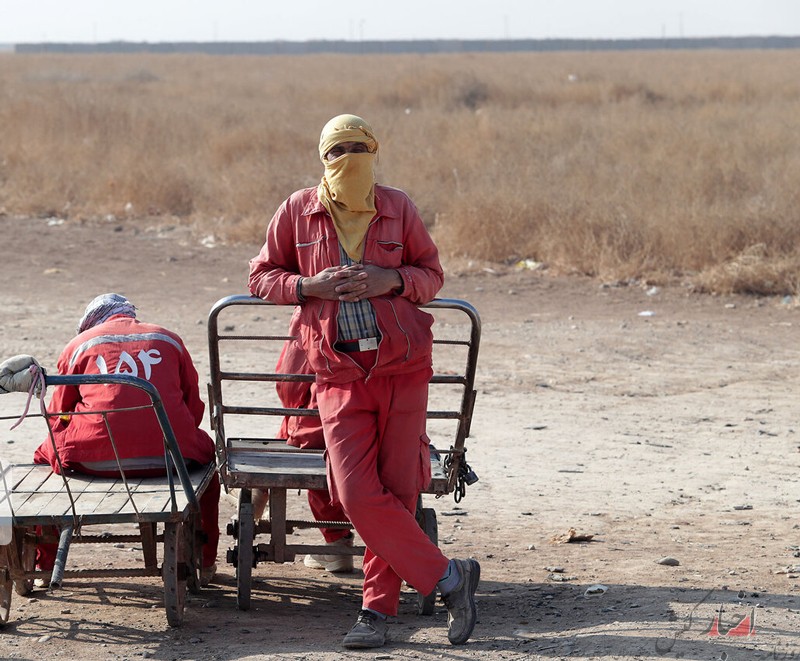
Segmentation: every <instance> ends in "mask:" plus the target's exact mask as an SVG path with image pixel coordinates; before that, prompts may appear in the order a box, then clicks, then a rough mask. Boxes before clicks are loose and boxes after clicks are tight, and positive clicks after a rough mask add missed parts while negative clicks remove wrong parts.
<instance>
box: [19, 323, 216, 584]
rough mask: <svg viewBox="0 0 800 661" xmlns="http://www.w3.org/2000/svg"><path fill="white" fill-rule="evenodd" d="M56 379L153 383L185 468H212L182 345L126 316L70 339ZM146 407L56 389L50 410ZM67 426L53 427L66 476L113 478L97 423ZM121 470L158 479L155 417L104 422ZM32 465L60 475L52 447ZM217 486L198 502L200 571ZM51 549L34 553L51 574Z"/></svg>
mask: <svg viewBox="0 0 800 661" xmlns="http://www.w3.org/2000/svg"><path fill="white" fill-rule="evenodd" d="M58 373H59V374H62V375H68V374H131V375H133V376H138V377H140V378H143V379H145V380H147V381H149V382H150V383H152V384H153V385H154V386H155V387H156V388H157V389H158V392H159V394H160V395H161V399H162V401H163V403H164V409H165V410H166V413H167V416H168V417H169V421H170V424H171V426H172V429H173V431H174V432H175V438H176V439H177V441H178V446H179V447H180V450H181V454H182V455H183V457H184V459H185V460H186V462H187V464H192V463H195V464H202V465H205V464H208V463H210V462H211V461H213V460H214V442H213V441H212V440H211V438H210V437H209V435H208V434H206V432H204V431H203V430H202V429H200V428H199V425H200V423H201V422H202V419H203V411H204V408H205V405H204V404H203V401H202V400H201V399H200V391H199V387H198V377H197V370H196V369H195V367H194V364H193V363H192V359H191V356H190V355H189V352H188V351H187V349H186V347H185V346H184V344H183V341H182V340H181V339H180V337H178V336H177V335H176V334H175V333H173V332H172V331H169V330H167V329H165V328H162V327H160V326H156V325H154V324H147V323H143V322H140V321H137V320H136V319H134V318H132V317H128V316H125V315H114V316H113V317H111V318H109V319H107V320H106V321H105V322H103V323H102V324H98V325H97V326H95V327H93V328H90V329H88V330H86V331H84V332H83V333H81V334H80V335H78V336H77V337H75V338H74V339H73V340H72V341H71V342H70V343H69V344H67V346H66V347H65V348H64V350H63V351H62V352H61V356H60V357H59V359H58ZM149 403H150V398H149V396H148V395H147V393H145V392H142V391H141V390H139V389H138V388H132V387H130V386H120V385H108V384H102V385H85V386H80V387H77V386H58V387H56V388H55V389H54V391H53V396H52V398H51V400H50V405H49V407H48V410H49V411H50V412H51V413H57V412H61V411H64V412H67V411H77V412H80V411H91V410H111V409H115V408H125V407H129V406H141V405H147V404H149ZM68 420H69V421H68V422H67V423H66V424H65V423H64V422H63V421H62V420H61V419H60V418H56V419H55V421H51V423H50V424H51V428H52V430H53V436H54V438H55V442H56V447H57V448H58V453H59V456H60V458H61V465H62V466H63V467H64V469H65V470H73V471H76V472H79V473H88V474H91V475H102V476H115V475H119V469H118V467H117V461H116V458H115V455H114V449H113V447H112V445H111V442H110V440H109V438H108V432H107V430H106V426H105V423H104V422H103V419H102V417H101V416H100V415H76V416H71V417H70V418H69V419H68ZM108 421H109V426H110V427H111V431H112V434H113V437H114V443H115V444H116V447H117V451H118V453H119V457H120V463H121V465H122V467H123V469H124V470H125V473H126V475H157V474H163V471H164V441H163V438H164V433H163V431H162V430H161V427H160V425H159V423H158V419H157V418H156V416H155V414H154V413H153V411H150V410H146V409H142V410H137V411H120V412H116V413H112V414H110V415H109V416H108ZM33 460H34V462H35V463H37V464H50V465H51V466H52V468H53V470H54V471H56V472H58V471H59V470H60V468H59V465H58V462H57V461H56V457H55V453H54V452H53V447H52V444H51V441H50V439H49V438H48V439H46V440H45V441H44V443H42V444H41V445H40V446H39V448H38V449H37V450H36V452H35V454H34V458H33ZM219 490H220V488H219V481H218V480H216V479H214V480H212V481H211V484H210V485H209V486H208V488H207V489H206V491H205V492H204V494H203V496H202V497H201V498H200V510H201V512H200V516H201V524H202V528H203V531H204V532H205V534H206V535H207V542H206V544H205V545H204V546H203V566H204V567H207V566H210V565H211V564H213V562H214V559H215V558H216V555H217V545H218V542H219V522H218V515H219ZM54 558H55V547H52V548H51V547H50V545H44V546H42V547H40V559H39V565H40V567H41V568H42V569H49V568H50V567H52V562H53V560H54Z"/></svg>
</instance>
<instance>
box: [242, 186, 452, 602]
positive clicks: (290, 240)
mask: <svg viewBox="0 0 800 661" xmlns="http://www.w3.org/2000/svg"><path fill="white" fill-rule="evenodd" d="M375 206H376V209H377V213H376V216H375V219H374V220H373V221H372V222H371V223H370V226H369V229H368V230H367V235H366V238H365V242H364V255H363V258H362V263H364V264H375V265H377V266H380V267H383V268H390V269H395V270H397V272H398V273H399V274H400V277H401V278H402V280H403V288H402V293H401V294H394V293H390V294H386V295H383V296H378V297H375V298H372V299H370V303H371V304H372V307H373V309H374V311H375V316H376V320H377V324H378V329H379V330H380V333H381V340H380V343H379V345H378V349H377V351H368V352H362V353H343V352H340V351H337V350H336V349H335V348H334V345H335V344H336V342H337V340H338V326H337V315H338V310H339V302H338V301H331V300H323V299H315V298H310V299H308V300H305V301H303V302H301V301H300V300H299V298H298V296H297V282H298V280H299V279H300V278H301V277H309V276H313V275H315V274H317V273H319V272H320V271H321V270H323V269H325V268H328V267H330V266H338V265H340V253H339V241H338V238H337V236H336V231H335V229H334V226H333V221H332V220H331V218H330V216H329V215H328V213H327V211H326V210H325V208H324V207H323V206H322V204H321V203H320V202H319V200H318V198H317V193H316V188H308V189H304V190H301V191H297V192H296V193H294V194H293V195H292V196H291V197H289V199H288V200H286V201H285V202H284V203H283V204H282V205H281V207H280V208H279V209H278V211H277V212H276V213H275V216H274V217H273V219H272V221H271V222H270V224H269V227H268V228H267V236H266V242H265V243H264V246H263V247H262V249H261V252H260V253H259V255H258V256H256V257H255V258H253V259H252V260H251V262H250V280H249V286H250V292H251V293H252V294H253V295H255V296H259V297H261V298H265V299H267V300H269V301H272V302H274V303H279V304H295V305H298V304H299V305H298V308H297V309H296V310H295V313H294V315H293V317H292V322H291V324H290V334H291V335H294V336H296V337H298V338H299V342H300V344H301V346H302V348H303V350H304V351H305V354H306V359H307V361H308V363H309V366H310V367H311V369H312V370H313V372H314V373H315V375H316V385H317V402H318V406H319V410H320V417H321V420H322V425H323V429H324V433H325V444H326V450H327V460H328V484H329V487H330V492H331V498H332V500H333V501H335V502H338V503H341V505H342V507H343V509H344V511H345V513H346V514H347V516H348V518H349V519H350V521H351V522H352V523H353V525H354V526H355V528H356V531H357V532H358V534H359V535H360V536H361V538H362V540H363V541H364V543H365V545H366V546H367V551H366V552H365V554H364V565H363V566H364V594H363V606H364V607H366V608H371V609H374V610H376V611H379V612H381V613H384V614H386V615H396V614H397V606H398V602H399V596H400V587H401V583H402V581H403V580H405V581H406V582H407V583H408V584H409V585H412V586H414V588H416V589H417V590H419V591H420V592H422V593H424V594H428V593H430V592H432V591H433V590H434V588H435V587H436V583H437V582H438V580H439V579H440V578H441V576H442V574H443V573H444V572H445V569H446V568H447V564H448V560H447V558H446V557H445V556H444V555H443V554H442V552H441V551H440V550H439V548H438V547H437V546H436V545H435V544H433V543H432V542H431V541H430V540H429V539H428V537H427V536H426V535H425V533H424V532H423V531H422V530H421V529H420V527H419V525H417V522H416V519H415V517H414V511H415V508H416V501H417V498H418V496H419V492H420V490H421V489H423V488H424V487H425V486H427V484H428V482H429V481H430V455H429V448H428V445H429V441H428V437H427V435H426V433H425V415H426V409H427V397H428V382H429V380H430V376H431V354H432V343H433V335H432V333H431V325H432V323H433V318H432V317H431V315H429V314H427V313H426V312H423V311H422V310H420V309H419V308H418V305H419V304H421V303H426V302H428V301H430V300H431V299H433V297H434V296H435V295H436V293H437V292H438V291H439V289H440V288H441V286H442V283H443V281H444V275H443V273H442V268H441V265H440V263H439V255H438V251H437V249H436V246H435V245H434V243H433V241H432V239H431V238H430V235H429V234H428V231H427V230H426V229H425V226H424V225H423V223H422V220H421V218H420V216H419V213H418V212H417V209H416V207H415V206H414V204H413V203H412V202H411V200H410V199H409V197H408V196H407V195H406V194H405V193H403V192H402V191H400V190H397V189H394V188H389V187H385V186H379V185H376V186H375Z"/></svg>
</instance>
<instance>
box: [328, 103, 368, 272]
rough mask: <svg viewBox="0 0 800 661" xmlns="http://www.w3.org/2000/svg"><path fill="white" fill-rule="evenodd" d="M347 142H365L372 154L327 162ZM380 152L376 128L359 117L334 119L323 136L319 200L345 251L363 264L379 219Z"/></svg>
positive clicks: (345, 155)
mask: <svg viewBox="0 0 800 661" xmlns="http://www.w3.org/2000/svg"><path fill="white" fill-rule="evenodd" d="M343 142H363V143H365V144H366V145H367V148H368V149H369V152H368V153H365V154H343V155H342V156H340V157H339V158H336V159H334V160H332V161H327V160H325V154H327V153H328V152H329V151H330V150H331V149H333V148H334V147H335V146H336V145H339V144H341V143H343ZM377 153H378V141H377V140H376V139H375V136H374V134H373V132H372V127H371V126H370V125H369V124H367V122H365V121H364V120H363V119H361V118H360V117H356V116H355V115H339V116H338V117H334V118H333V119H332V120H330V121H329V122H328V123H327V124H325V126H324V127H323V129H322V134H321V135H320V137H319V157H320V160H321V161H322V163H323V165H324V166H325V174H324V175H323V176H322V181H321V182H320V184H319V186H318V187H317V197H319V201H320V202H322V204H323V205H324V207H325V208H326V209H327V210H328V213H330V214H331V218H332V219H333V226H334V227H335V228H336V236H337V237H339V242H340V243H341V244H342V247H343V248H344V251H345V252H346V253H347V254H348V255H349V256H350V258H351V259H353V260H354V261H360V260H361V257H362V256H363V254H364V237H365V236H366V234H367V227H369V223H370V221H371V220H372V219H373V218H374V217H375V171H374V164H375V156H376V155H377Z"/></svg>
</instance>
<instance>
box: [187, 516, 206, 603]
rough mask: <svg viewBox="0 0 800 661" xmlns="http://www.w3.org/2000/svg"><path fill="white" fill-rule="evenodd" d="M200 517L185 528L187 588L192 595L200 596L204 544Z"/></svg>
mask: <svg viewBox="0 0 800 661" xmlns="http://www.w3.org/2000/svg"><path fill="white" fill-rule="evenodd" d="M199 528H200V517H199V515H198V516H194V517H192V519H191V521H190V522H189V523H187V524H185V525H184V526H183V532H184V543H185V545H184V548H185V549H186V586H187V587H188V588H189V592H191V593H192V594H200V589H201V585H200V566H201V564H202V563H201V562H200V559H201V558H202V557H203V556H202V553H203V543H202V541H201V539H200V537H199V535H198V534H197V533H198V530H199Z"/></svg>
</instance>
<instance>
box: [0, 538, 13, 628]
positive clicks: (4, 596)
mask: <svg viewBox="0 0 800 661" xmlns="http://www.w3.org/2000/svg"><path fill="white" fill-rule="evenodd" d="M12 543H13V542H12ZM8 554H9V546H5V547H3V549H2V550H0V564H2V565H3V566H2V567H0V624H5V623H6V622H8V616H9V613H10V612H11V595H12V594H13V593H12V591H11V587H12V584H13V581H12V580H11V572H10V570H9V566H10V561H11V558H9V557H8Z"/></svg>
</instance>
